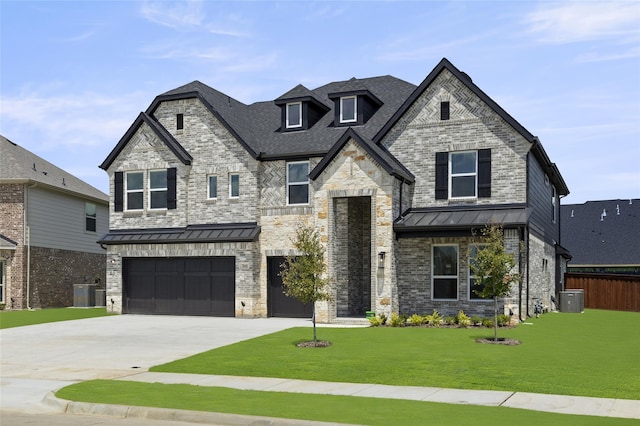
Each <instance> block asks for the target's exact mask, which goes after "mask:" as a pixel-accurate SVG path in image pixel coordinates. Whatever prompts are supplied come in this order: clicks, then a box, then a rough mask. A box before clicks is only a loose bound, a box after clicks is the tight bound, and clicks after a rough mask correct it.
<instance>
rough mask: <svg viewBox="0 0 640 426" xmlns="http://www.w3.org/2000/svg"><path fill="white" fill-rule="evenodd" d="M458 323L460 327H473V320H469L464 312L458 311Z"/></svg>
mask: <svg viewBox="0 0 640 426" xmlns="http://www.w3.org/2000/svg"><path fill="white" fill-rule="evenodd" d="M456 323H458V325H459V326H460V327H469V326H470V325H471V318H469V317H468V316H467V315H466V314H465V313H464V311H462V310H460V311H458V315H457V316H456Z"/></svg>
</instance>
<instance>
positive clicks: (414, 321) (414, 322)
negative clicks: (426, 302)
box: [408, 314, 425, 326]
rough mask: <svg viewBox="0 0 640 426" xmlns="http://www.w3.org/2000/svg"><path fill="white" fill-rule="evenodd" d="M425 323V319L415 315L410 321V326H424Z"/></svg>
mask: <svg viewBox="0 0 640 426" xmlns="http://www.w3.org/2000/svg"><path fill="white" fill-rule="evenodd" d="M424 321H425V319H424V317H423V316H422V315H418V314H413V315H411V316H410V317H409V319H408V322H409V324H411V325H414V326H419V325H422V324H424Z"/></svg>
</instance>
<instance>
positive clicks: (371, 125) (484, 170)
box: [101, 59, 569, 322]
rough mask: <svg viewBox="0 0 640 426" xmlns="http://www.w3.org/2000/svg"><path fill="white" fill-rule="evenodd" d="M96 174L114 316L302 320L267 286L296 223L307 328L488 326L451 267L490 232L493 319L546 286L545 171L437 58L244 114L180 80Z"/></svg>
mask: <svg viewBox="0 0 640 426" xmlns="http://www.w3.org/2000/svg"><path fill="white" fill-rule="evenodd" d="M101 168H103V169H104V170H106V171H107V173H108V174H109V180H110V185H111V187H110V191H111V199H112V203H111V212H110V230H109V233H108V234H106V235H105V236H104V237H102V239H101V243H102V244H104V245H106V246H107V249H108V255H107V257H108V262H107V294H108V296H107V298H108V300H110V301H111V300H112V301H113V305H114V306H113V308H114V310H115V311H119V312H124V313H149V314H151V313H155V314H161V313H170V314H186V315H221V316H249V317H255V316H258V317H264V316H304V315H307V314H308V312H309V311H308V306H303V305H301V304H300V303H298V302H296V301H293V300H291V299H288V298H286V297H284V296H283V294H282V283H281V280H280V277H279V275H278V273H279V271H280V265H281V263H282V262H283V260H284V257H285V256H287V255H295V254H296V253H295V251H294V250H293V245H292V238H293V237H294V235H295V228H296V226H298V225H299V224H305V225H309V226H312V227H314V228H315V229H316V230H317V232H318V233H319V234H320V238H321V241H322V242H323V243H324V244H325V245H326V249H327V250H326V261H327V264H328V274H329V277H330V279H331V282H332V286H333V290H332V292H333V295H334V298H333V299H334V300H333V301H331V302H322V303H318V305H317V308H318V320H319V321H328V322H331V321H337V320H339V319H340V318H344V317H354V316H356V317H357V316H360V317H364V315H365V313H366V312H367V311H375V312H376V313H385V314H387V315H389V314H390V313H392V312H399V313H405V314H412V313H430V312H432V311H433V309H437V310H438V311H440V312H441V313H443V314H445V315H452V314H455V313H456V312H457V311H458V310H459V309H464V311H465V312H468V313H470V314H478V315H490V314H491V312H492V304H491V303H490V302H489V301H487V300H483V299H479V298H478V296H476V294H475V293H474V292H472V291H471V288H470V287H471V286H472V285H473V277H472V276H470V273H469V258H470V257H472V256H473V255H474V253H475V250H476V248H477V245H476V243H477V242H478V237H477V235H478V233H479V232H480V231H481V229H482V228H483V227H484V226H485V224H487V223H490V222H496V223H500V224H502V225H503V226H504V228H505V240H506V245H507V247H508V249H509V250H510V251H511V252H512V253H514V254H515V255H516V256H517V258H518V260H519V272H520V273H521V274H522V277H523V279H522V282H521V283H518V284H516V285H515V286H514V292H513V294H512V296H511V297H509V298H508V299H505V300H502V301H501V309H504V311H505V312H509V311H512V312H513V313H514V314H516V315H520V317H521V318H522V317H525V316H526V315H527V314H528V313H529V312H533V310H532V308H533V303H534V298H542V299H543V300H544V303H545V304H546V305H549V304H550V300H551V296H552V295H554V294H555V293H556V291H557V289H558V288H560V286H561V276H562V274H561V273H560V271H561V270H562V265H563V264H564V257H563V254H564V255H566V251H564V250H563V249H562V248H561V247H560V246H559V243H560V221H559V216H558V215H559V211H558V208H559V205H560V204H559V198H560V197H561V196H564V195H566V194H568V192H569V191H568V189H567V186H566V184H565V182H564V181H563V179H562V176H561V175H560V173H559V172H558V169H557V168H556V166H555V165H554V164H553V163H551V162H550V160H549V158H548V157H547V155H546V153H545V151H544V149H543V148H542V145H541V144H540V142H539V140H538V139H537V138H536V137H535V136H533V135H532V134H531V133H529V131H527V130H526V129H525V128H524V127H522V125H520V124H519V123H518V122H517V121H516V120H515V119H514V118H513V117H511V116H510V115H509V114H507V112H505V111H504V110H503V109H502V108H501V107H500V106H499V105H498V104H496V103H495V102H494V101H493V100H492V99H490V98H489V97H488V96H487V95H486V94H485V93H484V92H482V91H481V90H480V89H479V88H478V87H477V86H476V85H475V84H474V83H473V82H472V81H471V79H470V78H469V77H468V76H467V75H466V74H464V73H462V72H461V71H459V70H458V69H457V68H456V67H454V66H453V65H452V64H451V63H450V62H449V61H447V60H446V59H443V60H442V61H441V62H440V63H439V64H438V65H437V66H436V67H435V69H434V70H433V71H432V72H431V73H430V74H429V75H428V76H427V77H426V79H425V80H424V81H423V82H422V83H421V84H420V85H419V86H417V87H416V86H414V85H412V84H410V83H407V82H405V81H402V80H399V79H397V78H394V77H391V76H383V77H374V78H365V79H355V78H353V79H351V80H348V81H340V82H334V83H329V84H327V85H324V86H321V87H318V88H316V89H313V90H310V89H308V88H306V87H304V86H302V85H298V86H296V87H294V88H293V89H291V90H290V91H289V92H287V93H285V94H284V95H282V96H280V97H278V98H277V99H275V100H273V101H265V102H257V103H254V104H251V105H245V104H243V103H241V102H239V101H237V100H235V99H233V98H231V97H230V96H228V95H226V94H223V93H221V92H219V91H217V90H215V89H213V88H211V87H208V86H206V85H205V84H202V83H200V82H198V81H194V82H192V83H189V84H187V85H185V86H182V87H179V88H177V89H174V90H171V91H169V92H166V93H164V94H162V95H160V96H158V97H156V98H155V100H154V101H153V102H152V103H151V105H150V106H149V108H148V109H147V110H146V111H145V112H142V113H140V115H139V116H138V118H137V119H136V120H135V121H134V122H133V124H132V125H131V127H130V128H129V130H128V131H127V132H126V133H125V135H124V136H123V137H122V139H121V140H120V141H119V142H118V144H117V145H116V146H115V148H114V149H113V151H112V152H111V153H110V154H109V155H108V157H107V158H106V159H105V161H104V162H103V163H102V165H101Z"/></svg>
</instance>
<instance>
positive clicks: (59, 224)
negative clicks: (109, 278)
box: [0, 136, 109, 309]
mask: <svg viewBox="0 0 640 426" xmlns="http://www.w3.org/2000/svg"><path fill="white" fill-rule="evenodd" d="M108 215H109V197H108V196H107V195H106V194H104V193H102V192H101V191H99V190H97V189H96V188H94V187H92V186H91V185H88V184H87V183H85V182H83V181H81V180H80V179H78V178H76V177H74V176H72V175H70V174H69V173H67V172H65V171H64V170H61V169H59V168H58V167H56V166H54V165H53V164H51V163H49V162H47V161H45V160H43V159H42V158H40V157H38V156H37V155H35V154H33V153H31V152H29V151H27V150H26V149H24V148H22V147H20V146H18V145H16V144H15V143H13V142H11V141H10V140H8V139H6V138H4V137H2V136H0V302H1V303H4V304H5V306H6V308H7V309H25V308H45V307H54V306H71V305H73V293H74V288H73V285H74V284H81V283H95V282H100V283H101V285H102V286H103V287H104V281H105V270H106V265H105V263H106V251H105V250H104V249H103V248H101V247H100V245H99V244H98V243H97V241H98V238H99V237H100V236H101V235H104V233H105V232H107V230H108V227H109V217H108Z"/></svg>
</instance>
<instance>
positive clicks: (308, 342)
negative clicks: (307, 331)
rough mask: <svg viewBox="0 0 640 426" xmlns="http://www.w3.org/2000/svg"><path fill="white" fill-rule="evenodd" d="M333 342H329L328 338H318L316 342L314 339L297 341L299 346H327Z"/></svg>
mask: <svg viewBox="0 0 640 426" xmlns="http://www.w3.org/2000/svg"><path fill="white" fill-rule="evenodd" d="M331 345H332V343H331V342H328V341H326V340H318V341H316V342H314V341H313V340H310V341H307V342H299V343H296V346H297V347H299V348H326V347H329V346H331Z"/></svg>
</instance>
